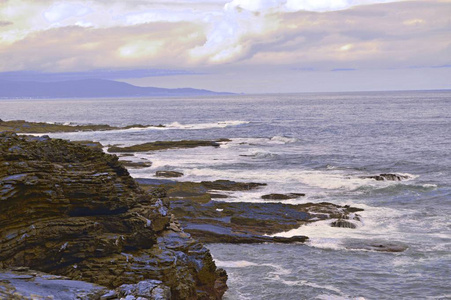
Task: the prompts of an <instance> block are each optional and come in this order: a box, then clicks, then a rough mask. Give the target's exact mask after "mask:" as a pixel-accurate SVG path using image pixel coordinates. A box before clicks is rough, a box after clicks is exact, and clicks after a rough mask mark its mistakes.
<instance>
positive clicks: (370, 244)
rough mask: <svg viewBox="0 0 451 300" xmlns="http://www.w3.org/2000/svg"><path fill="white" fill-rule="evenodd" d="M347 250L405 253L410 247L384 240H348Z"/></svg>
mask: <svg viewBox="0 0 451 300" xmlns="http://www.w3.org/2000/svg"><path fill="white" fill-rule="evenodd" d="M345 247H346V249H351V250H368V251H377V252H403V251H405V250H407V249H408V246H407V245H406V244H404V243H401V242H393V241H392V242H390V241H384V240H348V241H347V242H346V243H345Z"/></svg>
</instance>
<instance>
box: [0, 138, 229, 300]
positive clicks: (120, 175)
mask: <svg viewBox="0 0 451 300" xmlns="http://www.w3.org/2000/svg"><path fill="white" fill-rule="evenodd" d="M0 203H1V205H0V228H1V231H0V268H1V269H7V268H13V267H20V266H25V267H29V268H31V269H34V270H38V271H42V272H47V273H50V274H55V275H61V276H67V277H68V278H70V279H76V280H82V281H85V282H89V283H94V284H97V285H100V286H104V287H107V288H109V289H117V288H118V287H120V286H122V285H124V284H130V285H136V284H140V283H141V282H143V281H146V280H158V281H160V282H161V285H160V288H162V289H163V291H165V292H164V293H165V295H167V291H169V292H170V294H171V297H172V299H198V298H201V299H219V298H221V296H222V294H223V293H224V291H225V290H226V288H227V286H226V278H227V275H226V274H225V272H224V271H223V270H221V269H217V268H216V266H215V264H214V261H213V259H212V257H211V255H210V253H209V251H208V250H207V249H206V248H205V247H204V246H203V245H202V244H200V243H199V242H197V241H196V240H194V239H193V238H191V237H190V236H189V234H187V233H185V232H184V231H183V230H182V229H181V228H180V226H179V225H178V222H177V220H176V219H175V217H174V216H173V215H172V214H171V212H170V211H169V210H168V207H167V205H166V203H165V199H163V198H162V195H161V194H159V193H158V191H156V192H155V193H153V194H149V193H147V192H145V191H144V190H142V189H141V188H140V187H139V186H138V185H137V183H136V182H135V181H134V180H133V179H132V178H131V177H130V176H129V173H128V171H127V170H126V169H125V168H124V167H123V166H122V165H121V163H120V162H119V161H118V158H117V157H116V156H113V155H108V154H105V153H103V152H102V151H101V150H99V149H96V148H92V147H91V148H89V147H86V146H83V145H77V144H74V143H70V142H67V141H64V140H59V139H50V138H48V137H32V136H17V135H15V134H8V133H0ZM132 290H133V289H132Z"/></svg>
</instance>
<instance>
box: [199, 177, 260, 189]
mask: <svg viewBox="0 0 451 300" xmlns="http://www.w3.org/2000/svg"><path fill="white" fill-rule="evenodd" d="M201 184H202V185H203V186H205V187H206V188H207V189H210V190H221V191H248V190H253V189H256V188H259V187H262V186H266V183H256V182H236V181H231V180H215V181H202V182H201Z"/></svg>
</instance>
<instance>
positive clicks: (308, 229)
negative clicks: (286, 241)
mask: <svg viewBox="0 0 451 300" xmlns="http://www.w3.org/2000/svg"><path fill="white" fill-rule="evenodd" d="M339 204H341V205H343V204H346V202H345V203H339ZM347 204H350V205H351V206H356V207H359V208H363V209H364V211H361V212H358V214H359V215H361V219H362V223H360V226H358V227H357V228H355V229H350V228H340V227H331V226H330V223H331V222H332V221H333V220H324V221H317V222H313V223H310V224H307V225H303V226H300V227H299V228H296V229H292V230H289V231H286V232H281V233H277V234H274V235H273V236H282V237H292V236H296V235H306V236H308V237H309V240H308V242H307V244H308V245H310V246H312V247H316V248H322V249H333V250H339V249H346V247H345V240H346V239H374V238H381V239H387V240H398V241H399V240H401V241H402V240H403V239H406V238H407V237H406V236H405V235H404V234H403V233H402V232H401V231H400V230H399V223H398V222H396V221H395V219H400V218H402V217H403V216H405V215H406V214H408V213H411V212H410V211H399V210H395V209H391V208H383V207H371V206H368V205H364V204H353V203H347Z"/></svg>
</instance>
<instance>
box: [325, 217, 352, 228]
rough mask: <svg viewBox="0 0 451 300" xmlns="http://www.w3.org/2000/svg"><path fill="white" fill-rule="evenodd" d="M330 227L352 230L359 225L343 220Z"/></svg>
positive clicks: (333, 223)
mask: <svg viewBox="0 0 451 300" xmlns="http://www.w3.org/2000/svg"><path fill="white" fill-rule="evenodd" d="M330 226H332V227H340V228H351V229H355V228H357V225H355V224H354V223H352V222H350V221H347V220H343V219H339V220H337V221H334V222H332V223H331V224H330Z"/></svg>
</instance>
